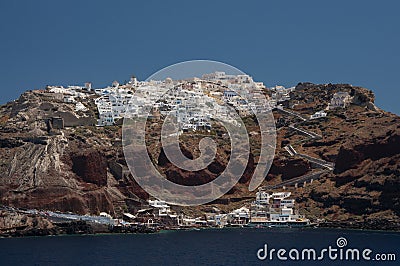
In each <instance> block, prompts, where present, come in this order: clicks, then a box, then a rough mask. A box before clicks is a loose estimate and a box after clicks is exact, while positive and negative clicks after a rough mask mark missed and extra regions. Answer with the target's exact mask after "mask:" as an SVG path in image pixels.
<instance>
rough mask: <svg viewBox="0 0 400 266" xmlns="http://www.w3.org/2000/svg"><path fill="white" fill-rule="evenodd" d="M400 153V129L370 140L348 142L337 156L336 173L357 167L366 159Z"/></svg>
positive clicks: (374, 159) (376, 158) (375, 158)
mask: <svg viewBox="0 0 400 266" xmlns="http://www.w3.org/2000/svg"><path fill="white" fill-rule="evenodd" d="M399 153H400V130H397V132H396V131H394V130H390V131H388V132H387V133H386V135H384V136H380V137H378V138H373V139H369V140H359V141H358V142H357V143H353V142H351V143H346V145H343V146H342V147H341V148H340V150H339V154H338V156H337V160H336V165H335V173H336V174H340V173H343V172H344V171H346V170H349V169H352V168H355V167H356V166H357V165H358V164H359V163H361V162H362V161H364V160H367V159H371V160H373V161H376V160H378V159H380V158H385V157H391V156H394V155H396V154H399Z"/></svg>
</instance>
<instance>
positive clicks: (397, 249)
mask: <svg viewBox="0 0 400 266" xmlns="http://www.w3.org/2000/svg"><path fill="white" fill-rule="evenodd" d="M338 239H339V240H340V241H341V242H340V241H339V240H338ZM338 245H339V246H340V247H341V248H339V246H338ZM266 246H267V252H266V253H267V254H268V255H267V257H265V258H264V256H265V247H266ZM329 247H330V248H331V252H333V253H332V254H331V255H332V257H334V255H335V254H336V256H337V257H336V259H332V258H330V257H329V256H328V255H329V254H328V251H329ZM324 248H326V249H327V251H326V252H324V253H323V256H321V250H323V249H324ZM260 249H261V250H260ZM272 249H275V251H274V252H273V253H272V256H271V257H269V255H270V251H271V250H272ZM279 249H283V250H284V251H282V250H281V251H280V252H281V253H280V255H281V258H283V259H284V258H286V260H282V259H281V258H278V257H277V254H276V253H277V252H278V250H279ZM293 249H295V250H294V251H293ZM304 249H306V251H304ZM308 249H314V250H315V251H316V253H317V254H316V258H315V259H313V258H314V257H313V253H312V252H311V253H309V251H308ZM334 249H336V251H335V252H334ZM347 249H357V250H359V254H360V256H361V255H362V254H361V252H363V251H364V250H365V249H369V250H371V252H369V251H368V250H367V252H366V258H369V260H365V259H363V258H362V257H361V258H360V259H359V260H355V259H353V257H351V255H352V253H351V252H350V253H348V254H349V256H348V259H347V260H346V256H345V254H346V252H347ZM296 250H297V252H298V257H297V253H296ZM340 250H341V251H340ZM304 252H305V253H304ZM340 252H342V259H340ZM257 253H259V256H260V257H261V259H263V260H260V259H259V258H258V256H257ZM289 253H290V255H291V257H289ZM303 253H304V254H303ZM302 254H303V255H304V259H302ZM377 254H378V255H380V257H379V258H378V257H376V255H377ZM382 254H383V255H382ZM390 254H394V256H395V257H393V255H390ZM364 255H365V254H364ZM308 256H310V257H308ZM354 256H356V255H354ZM319 257H320V260H318V259H319ZM354 258H356V257H354ZM380 258H384V259H386V261H382V260H379V261H378V260H377V259H380ZM297 259H298V260H297ZM393 259H395V261H393ZM0 265H400V233H388V232H380V231H360V230H342V229H340V230H338V229H311V228H308V229H304V228H303V229H256V228H240V229H239V228H238V229H204V230H199V231H196V230H192V231H165V232H160V233H157V234H126V235H95V236H53V237H26V238H2V239H0Z"/></svg>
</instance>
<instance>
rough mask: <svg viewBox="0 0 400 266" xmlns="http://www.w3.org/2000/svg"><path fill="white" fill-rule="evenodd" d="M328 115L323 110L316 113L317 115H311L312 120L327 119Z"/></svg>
mask: <svg viewBox="0 0 400 266" xmlns="http://www.w3.org/2000/svg"><path fill="white" fill-rule="evenodd" d="M326 115H327V113H325V112H324V111H322V110H321V111H318V112H315V114H313V115H311V116H310V119H318V118H323V117H326Z"/></svg>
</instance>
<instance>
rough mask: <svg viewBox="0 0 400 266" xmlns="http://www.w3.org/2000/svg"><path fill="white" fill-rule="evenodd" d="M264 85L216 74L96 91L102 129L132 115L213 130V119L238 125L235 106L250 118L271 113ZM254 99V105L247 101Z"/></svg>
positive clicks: (132, 83)
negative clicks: (170, 118)
mask: <svg viewBox="0 0 400 266" xmlns="http://www.w3.org/2000/svg"><path fill="white" fill-rule="evenodd" d="M263 89H265V86H264V85H263V83H262V82H253V80H252V78H251V77H250V76H248V75H227V74H225V73H224V72H214V73H211V74H207V75H203V76H202V78H201V79H200V78H191V79H188V80H172V79H170V78H167V79H165V80H164V81H147V82H138V81H137V80H136V79H135V78H133V79H131V80H130V81H129V82H128V83H127V84H124V85H120V84H119V83H118V82H113V85H112V86H110V87H107V88H104V89H96V90H95V93H96V94H97V95H98V96H99V98H97V99H96V100H95V103H96V105H97V108H98V112H99V120H98V125H99V126H106V125H113V124H115V123H116V122H117V121H118V120H120V119H122V118H123V117H125V116H126V115H128V113H127V112H129V116H138V117H140V116H144V115H147V113H148V111H149V110H151V112H150V117H157V116H160V115H163V116H166V115H168V114H172V115H174V116H175V117H176V119H177V122H178V124H179V127H180V130H181V131H187V130H198V129H202V130H209V129H211V120H212V119H214V120H222V121H225V122H232V123H234V122H235V121H234V119H232V118H231V112H232V109H231V107H233V108H235V109H236V110H238V111H239V115H242V116H246V115H249V114H251V113H252V111H257V110H259V111H262V110H267V109H268V108H269V105H268V104H266V101H265V96H264V95H263V94H262V90H263ZM246 98H249V99H251V102H248V101H246V100H245V99H246Z"/></svg>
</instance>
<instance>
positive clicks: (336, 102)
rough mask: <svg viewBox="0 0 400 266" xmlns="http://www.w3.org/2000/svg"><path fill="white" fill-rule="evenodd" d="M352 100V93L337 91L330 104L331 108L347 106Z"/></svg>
mask: <svg viewBox="0 0 400 266" xmlns="http://www.w3.org/2000/svg"><path fill="white" fill-rule="evenodd" d="M349 102H350V95H349V93H348V92H346V91H339V92H336V93H335V94H334V95H333V97H332V99H331V102H330V104H329V109H335V108H346V107H347V105H348V104H349Z"/></svg>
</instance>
